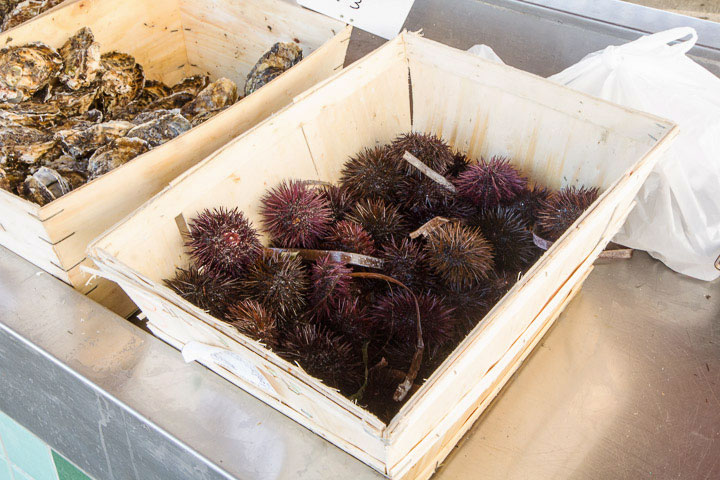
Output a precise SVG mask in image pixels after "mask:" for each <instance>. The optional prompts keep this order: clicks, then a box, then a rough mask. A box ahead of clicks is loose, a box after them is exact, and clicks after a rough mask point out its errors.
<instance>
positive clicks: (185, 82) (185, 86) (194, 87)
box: [169, 75, 210, 95]
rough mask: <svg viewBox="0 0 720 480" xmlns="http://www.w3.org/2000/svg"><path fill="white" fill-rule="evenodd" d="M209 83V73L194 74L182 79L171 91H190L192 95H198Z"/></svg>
mask: <svg viewBox="0 0 720 480" xmlns="http://www.w3.org/2000/svg"><path fill="white" fill-rule="evenodd" d="M209 84H210V77H208V76H207V75H193V76H192V77H187V78H184V79H182V80H181V81H180V82H178V83H176V84H175V85H173V86H172V87H170V92H169V93H178V92H188V93H191V94H192V95H197V94H199V93H200V92H201V91H202V90H203V89H204V88H205V87H207V86H208V85H209Z"/></svg>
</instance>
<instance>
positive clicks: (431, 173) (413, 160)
mask: <svg viewBox="0 0 720 480" xmlns="http://www.w3.org/2000/svg"><path fill="white" fill-rule="evenodd" d="M403 159H404V160H405V161H406V162H408V163H409V164H410V165H412V166H413V167H415V168H417V169H418V170H420V171H421V172H422V173H424V174H425V175H427V177H428V178H430V179H431V180H433V181H435V182H437V183H438V184H440V185H442V186H443V187H445V188H446V189H447V190H449V191H450V192H452V193H456V192H457V190H456V189H455V185H453V184H452V183H450V181H449V180H448V179H447V178H445V177H443V176H442V175H440V174H439V173H438V172H436V171H435V170H433V169H432V168H430V167H428V166H427V165H425V164H424V163H423V162H422V161H420V160H419V159H418V158H417V157H416V156H415V155H413V154H412V153H410V152H408V151H406V152H405V155H403Z"/></svg>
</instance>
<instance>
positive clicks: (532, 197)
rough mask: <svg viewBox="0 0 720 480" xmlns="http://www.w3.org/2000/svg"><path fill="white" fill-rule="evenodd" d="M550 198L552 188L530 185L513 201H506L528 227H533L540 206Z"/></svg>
mask: <svg viewBox="0 0 720 480" xmlns="http://www.w3.org/2000/svg"><path fill="white" fill-rule="evenodd" d="M548 198H550V190H548V189H547V188H545V187H542V186H540V185H534V186H532V187H529V186H528V187H527V188H525V190H523V192H522V193H521V194H520V195H518V196H517V197H515V199H514V200H513V201H511V202H509V203H506V206H508V207H510V208H512V209H513V210H514V211H515V212H517V213H518V215H520V218H522V220H523V222H525V225H526V226H527V227H528V228H532V226H533V225H535V222H536V220H537V214H538V211H539V210H540V207H541V206H542V204H543V202H545V201H547V199H548Z"/></svg>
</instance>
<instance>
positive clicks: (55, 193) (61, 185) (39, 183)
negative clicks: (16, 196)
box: [22, 167, 70, 205]
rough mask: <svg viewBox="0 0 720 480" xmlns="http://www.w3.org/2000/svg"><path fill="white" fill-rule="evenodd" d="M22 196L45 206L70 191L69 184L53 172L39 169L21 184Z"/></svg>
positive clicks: (47, 169)
mask: <svg viewBox="0 0 720 480" xmlns="http://www.w3.org/2000/svg"><path fill="white" fill-rule="evenodd" d="M22 189H23V192H22V193H23V194H24V196H25V197H26V198H27V199H28V200H31V201H33V202H35V203H37V204H39V205H45V204H47V203H50V202H52V201H53V200H55V199H57V198H60V197H61V196H63V195H65V194H66V193H68V192H69V191H70V184H69V183H68V182H67V180H65V179H64V178H63V177H62V175H60V174H59V173H58V172H56V171H55V170H52V169H50V168H47V167H40V168H39V169H38V171H37V172H35V173H34V174H33V175H32V176H29V177H28V178H27V179H26V180H25V182H24V183H23V188H22Z"/></svg>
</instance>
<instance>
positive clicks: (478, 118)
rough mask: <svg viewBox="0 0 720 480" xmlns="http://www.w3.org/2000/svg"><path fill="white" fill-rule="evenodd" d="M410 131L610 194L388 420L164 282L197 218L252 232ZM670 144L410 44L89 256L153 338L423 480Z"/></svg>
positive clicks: (625, 114) (538, 85) (421, 42)
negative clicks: (225, 217) (279, 204)
mask: <svg viewBox="0 0 720 480" xmlns="http://www.w3.org/2000/svg"><path fill="white" fill-rule="evenodd" d="M408 74H409V78H410V82H408ZM411 129H412V130H416V131H420V132H432V133H435V134H437V135H441V136H442V137H443V138H444V139H445V140H447V141H448V142H449V143H450V144H451V145H453V146H454V147H455V148H457V149H460V150H462V151H465V152H468V153H469V155H471V156H472V157H479V156H480V155H483V156H486V157H487V156H490V155H494V154H502V155H509V156H511V157H512V158H514V159H515V163H516V165H517V166H518V167H519V168H521V169H522V170H523V171H524V172H525V173H526V174H527V175H529V176H531V177H532V178H534V179H537V180H539V181H542V182H544V183H545V184H546V185H548V186H550V187H554V188H559V187H561V186H563V185H576V184H584V185H587V186H598V187H600V188H601V189H602V190H603V193H602V195H601V196H600V198H599V199H598V200H597V201H596V202H595V203H594V204H593V205H592V206H591V207H590V208H589V209H588V210H587V211H586V212H585V214H584V215H583V216H582V217H581V218H580V219H579V220H578V221H577V222H576V223H575V224H574V225H573V226H572V227H571V228H570V229H569V230H568V231H567V232H566V233H565V235H563V237H561V239H560V240H558V241H557V242H555V244H554V245H553V246H552V247H551V248H550V249H549V250H548V251H547V252H546V253H545V255H544V256H543V257H542V258H541V259H540V260H539V261H538V262H537V263H536V264H535V265H534V266H533V267H532V268H531V269H530V270H529V271H528V272H527V273H526V274H525V275H524V276H523V277H522V278H520V280H519V281H518V283H517V284H516V285H515V286H514V287H513V288H512V290H510V292H509V293H508V294H507V295H505V297H504V298H503V299H502V300H501V301H500V302H499V303H498V304H497V305H496V306H495V307H494V308H493V310H492V311H491V312H490V313H489V314H488V315H487V316H486V317H485V318H484V319H483V320H482V322H481V323H480V324H479V325H478V326H477V327H476V328H475V329H474V330H473V331H472V332H471V334H470V335H468V336H467V337H466V338H465V340H464V341H463V342H462V343H461V344H460V345H459V346H458V347H457V348H456V350H455V351H454V352H453V353H452V354H451V355H450V356H449V357H448V358H447V359H446V360H445V362H444V363H443V364H442V366H441V367H440V368H439V369H438V370H437V371H435V372H434V373H433V375H432V376H431V377H430V378H429V379H428V380H427V381H426V382H425V383H424V384H423V386H422V387H421V388H420V389H419V390H418V391H417V392H416V393H415V394H414V395H413V396H412V397H411V398H410V399H409V401H408V402H407V403H406V404H405V405H404V406H403V408H402V410H401V411H400V412H399V413H398V414H397V415H396V416H395V418H393V419H392V421H390V422H389V423H388V424H385V423H383V422H382V421H380V420H379V419H378V418H377V417H375V416H374V415H372V414H370V413H369V412H367V411H365V410H363V409H362V408H360V407H358V406H357V405H355V404H354V403H352V402H351V401H349V400H348V399H346V398H345V397H343V396H341V395H340V394H338V393H337V392H336V391H335V390H333V389H331V388H328V387H327V386H325V385H323V384H322V383H321V382H320V381H319V380H316V379H314V378H312V377H310V376H309V375H308V374H306V373H305V372H304V371H303V370H302V369H301V368H299V367H298V366H297V365H291V364H290V363H288V362H286V361H284V360H283V359H281V358H279V357H278V356H277V355H275V354H274V353H272V352H271V351H269V350H267V349H265V348H264V347H263V346H262V345H261V344H259V343H258V342H255V341H253V340H250V339H248V338H247V337H244V336H243V335H240V334H239V333H238V332H237V331H235V330H234V329H233V328H231V327H229V326H228V325H227V324H224V323H223V322H221V321H219V320H216V319H214V318H212V317H211V316H209V315H208V314H206V313H205V312H203V311H201V310H200V309H198V308H196V307H194V306H193V305H191V304H190V303H188V302H186V301H184V300H183V299H182V298H180V297H179V296H177V295H176V294H174V293H173V292H172V291H171V290H170V289H168V288H166V287H164V286H163V283H162V279H164V278H169V277H171V276H172V275H173V274H174V271H175V268H176V267H178V266H183V267H185V266H187V264H188V263H189V258H188V256H187V254H186V253H185V252H184V249H183V239H182V237H181V234H180V231H179V227H178V225H180V226H182V225H184V222H185V220H187V219H191V218H193V217H194V216H195V215H196V214H197V212H199V211H200V210H202V209H204V208H208V207H217V206H238V207H239V208H241V209H242V210H243V211H245V212H246V213H247V214H248V215H249V217H250V218H251V220H252V221H253V222H254V223H255V224H256V225H257V224H258V222H259V215H258V210H259V206H260V205H259V202H260V197H261V194H262V193H263V192H264V191H265V190H266V189H267V188H268V187H269V186H273V185H275V184H277V183H278V182H279V181H280V180H282V179H285V178H299V179H318V180H326V181H335V180H337V179H338V176H339V170H340V168H341V166H342V165H343V163H344V161H345V160H346V159H347V157H348V156H350V155H352V154H354V153H356V152H357V151H359V150H360V149H361V148H362V147H366V146H371V145H374V144H384V143H386V142H389V141H390V140H392V139H393V138H394V137H395V136H396V135H398V134H400V133H404V132H408V131H410V130H411ZM675 133H676V128H675V126H674V125H673V124H672V123H670V122H668V121H667V120H663V119H660V118H656V117H653V116H651V115H646V114H643V113H639V112H636V111H632V110H629V109H626V108H623V107H620V106H616V105H612V104H610V103H607V102H603V101H601V100H598V99H595V98H592V97H589V96H586V95H583V94H581V93H578V92H575V91H572V90H570V89H567V88H564V87H561V86H558V85H555V84H552V83H550V82H548V81H546V80H544V79H542V78H539V77H536V76H534V75H530V74H527V73H524V72H521V71H518V70H515V69H513V68H510V67H507V66H504V65H498V64H495V63H491V62H487V61H485V60H482V59H479V58H477V57H474V56H472V55H470V54H467V53H465V52H462V51H459V50H455V49H453V48H450V47H447V46H444V45H441V44H438V43H435V42H432V41H429V40H426V39H423V38H421V37H419V36H417V35H413V34H403V35H401V36H400V37H398V38H397V39H396V40H394V41H391V42H389V43H387V44H386V45H385V46H383V47H381V48H380V49H378V50H377V51H375V52H374V53H372V54H370V55H368V56H367V57H365V58H364V59H362V60H360V61H358V62H356V63H355V64H353V65H351V66H350V67H348V68H346V69H345V70H343V71H342V72H340V73H338V74H337V75H335V76H334V77H332V78H331V79H329V80H327V81H325V82H323V83H322V84H319V85H317V86H315V87H314V88H312V89H310V90H309V91H308V92H305V93H304V94H302V95H301V96H299V97H298V98H297V99H296V100H295V103H294V104H293V105H292V106H289V107H288V108H286V109H284V110H283V111H282V112H280V113H279V114H278V115H276V116H274V117H273V118H271V119H268V120H267V121H265V122H263V123H262V124H260V125H258V126H257V127H255V128H253V129H252V130H251V131H249V132H247V133H246V134H244V135H243V136H241V137H239V138H238V139H236V140H235V141H233V142H231V143H230V144H228V145H226V146H225V147H224V148H223V149H222V150H220V151H218V152H216V153H215V154H213V155H212V156H211V157H209V158H207V159H206V160H204V161H203V162H201V163H200V164H198V165H197V166H195V167H194V168H193V169H191V170H189V171H188V172H186V173H185V174H184V175H183V176H181V177H180V178H178V179H176V180H175V181H173V183H172V185H171V186H170V187H168V188H167V189H165V190H164V191H163V192H161V193H160V194H158V195H157V196H156V197H155V198H154V199H153V200H152V201H150V202H148V203H147V204H146V205H144V206H143V207H141V208H140V209H138V210H137V211H136V212H135V213H134V214H133V216H132V217H130V218H128V219H127V220H126V221H125V222H124V223H123V224H121V225H118V226H116V228H115V229H114V230H112V231H110V232H107V233H106V234H105V235H104V236H103V237H101V238H99V239H98V240H97V241H95V242H94V243H93V244H92V245H91V246H90V249H89V255H90V256H91V257H92V258H94V259H95V260H96V262H97V264H98V265H99V268H100V269H101V274H102V275H104V276H106V277H107V278H110V279H112V280H115V281H117V282H118V283H120V284H121V285H122V286H123V288H124V289H125V290H126V291H127V293H128V294H129V295H130V296H131V297H132V298H133V299H134V300H135V301H136V302H137V304H138V305H139V306H140V307H141V308H142V310H143V312H145V314H146V315H147V317H148V320H149V327H150V329H151V330H152V331H153V332H154V333H155V334H156V335H157V336H159V337H160V338H162V339H164V340H165V341H167V342H168V343H170V344H171V345H173V346H175V347H176V348H178V349H185V351H186V353H187V350H188V347H187V346H188V345H191V346H192V347H193V349H196V348H197V347H198V345H204V346H205V347H206V348H205V350H206V353H207V355H206V356H205V357H203V358H202V363H204V364H205V365H206V366H207V367H208V368H210V369H212V370H214V371H215V372H217V373H218V374H220V375H222V376H223V377H225V378H227V379H228V380H230V381H231V382H233V383H235V384H236V385H238V386H240V387H241V388H243V389H245V390H246V391H248V392H250V393H251V394H253V395H255V396H256V397H258V398H259V399H261V400H263V401H264V402H266V403H268V404H269V405H271V406H273V407H274V408H276V409H277V410H279V411H281V412H283V413H284V414H286V415H287V416H289V417H291V418H293V419H294V420H296V421H297V422H299V423H301V424H303V425H305V426H306V427H307V428H309V429H311V430H312V431H314V432H316V433H317V434H319V435H321V436H323V437H324V438H326V439H328V440H329V441H331V442H333V443H334V444H336V445H338V446H339V447H340V448H342V449H343V450H345V451H346V452H348V453H350V454H352V455H354V456H355V457H357V458H359V459H360V460H362V461H363V462H365V463H367V464H368V465H370V466H371V467H373V468H374V469H376V470H378V471H379V472H381V473H383V474H385V475H387V476H388V477H390V478H421V479H425V478H428V477H429V476H430V475H432V473H433V472H434V471H435V469H436V468H437V466H438V464H439V463H440V462H441V461H442V460H443V459H444V458H445V456H446V455H447V454H448V453H449V451H450V449H452V447H453V446H454V445H455V443H456V442H457V441H458V440H459V438H460V437H461V436H462V435H463V434H464V433H465V432H466V431H467V429H468V428H470V426H471V425H472V423H473V422H474V421H475V419H477V417H478V416H479V415H480V414H481V413H482V411H483V410H484V409H485V408H486V406H487V405H488V403H489V402H490V401H491V400H492V399H493V397H494V396H495V395H496V394H497V393H498V391H499V390H500V388H502V386H503V385H504V384H505V382H506V381H507V380H508V378H509V377H510V376H511V375H512V374H513V372H514V371H515V370H516V369H517V368H518V367H519V365H520V363H521V362H522V360H523V359H524V358H525V357H526V356H527V355H528V354H529V352H530V351H531V350H532V348H533V347H534V346H535V344H536V343H537V342H538V341H539V340H540V338H542V336H543V334H544V333H545V332H546V331H547V329H548V328H549V327H550V326H551V325H552V323H553V321H554V320H555V318H556V317H557V316H558V315H559V313H560V311H561V310H562V309H563V308H564V306H565V305H566V304H567V302H568V301H569V300H570V299H571V298H572V297H573V295H574V294H575V293H577V291H578V290H579V288H580V287H581V285H582V282H583V281H584V279H585V278H586V277H587V275H588V274H589V272H590V270H591V269H592V264H593V261H594V260H595V258H596V257H597V255H598V254H599V252H600V251H601V250H602V249H603V248H604V246H605V245H606V244H607V242H608V241H609V240H610V239H611V238H612V236H613V234H614V233H615V232H616V231H617V230H618V229H619V227H620V226H621V224H622V223H623V220H624V219H625V217H626V215H627V214H628V212H629V210H630V209H631V208H632V205H633V199H634V197H635V195H636V193H637V191H638V189H639V188H640V186H641V184H642V183H643V181H644V180H645V178H646V176H647V175H648V173H649V172H650V170H651V169H652V167H653V165H654V163H655V161H656V160H657V158H658V155H659V154H661V153H662V150H663V149H664V148H665V147H666V146H667V144H668V143H669V140H670V139H671V138H672V137H674V135H675ZM258 159H262V161H258ZM149 225H152V228H149V227H148V226H149Z"/></svg>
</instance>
